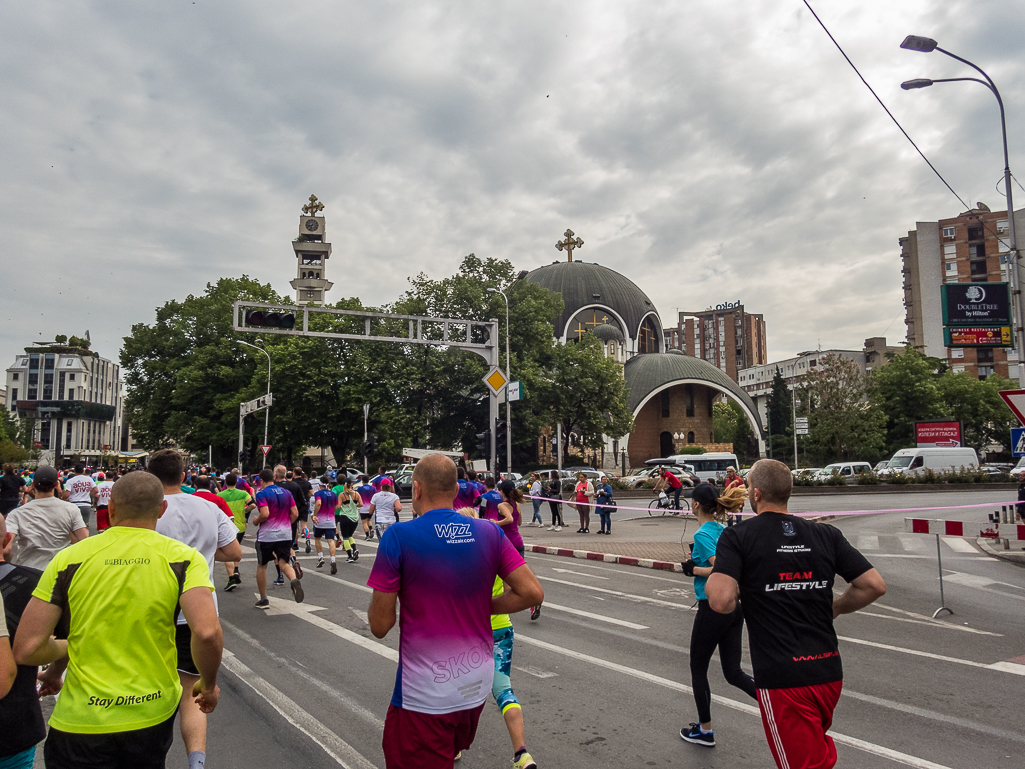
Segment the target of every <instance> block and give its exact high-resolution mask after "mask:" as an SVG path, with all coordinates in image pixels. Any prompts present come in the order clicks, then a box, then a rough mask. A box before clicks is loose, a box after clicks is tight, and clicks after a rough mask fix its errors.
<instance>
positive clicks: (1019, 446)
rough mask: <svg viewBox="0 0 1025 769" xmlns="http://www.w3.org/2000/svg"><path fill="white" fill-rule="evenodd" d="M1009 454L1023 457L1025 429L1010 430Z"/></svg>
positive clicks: (1024, 453) (1015, 428)
mask: <svg viewBox="0 0 1025 769" xmlns="http://www.w3.org/2000/svg"><path fill="white" fill-rule="evenodd" d="M1011 454H1012V455H1014V456H1016V457H1025V427H1012V428H1011Z"/></svg>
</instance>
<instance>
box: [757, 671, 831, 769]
mask: <svg viewBox="0 0 1025 769" xmlns="http://www.w3.org/2000/svg"><path fill="white" fill-rule="evenodd" d="M842 688H843V681H831V682H830V683H827V684H816V685H815V686H795V687H793V688H791V689H759V690H758V707H759V709H760V710H761V711H762V727H763V728H764V729H765V738H766V739H767V740H768V741H769V750H771V751H772V757H773V758H774V759H776V766H778V767H779V769H833V767H834V766H836V745H834V744H833V738H832V737H830V736H829V735H828V734H826V732H827V731H828V730H829V727H830V726H831V725H832V724H833V709H834V708H835V707H836V703H837V702H838V701H839V699H840V690H841V689H842Z"/></svg>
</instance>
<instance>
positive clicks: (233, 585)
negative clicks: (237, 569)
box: [224, 577, 238, 593]
mask: <svg viewBox="0 0 1025 769" xmlns="http://www.w3.org/2000/svg"><path fill="white" fill-rule="evenodd" d="M236 587H238V583H237V582H235V578H234V577H228V584H227V585H225V586H224V590H225V591H226V592H228V593H230V592H231V591H232V590H234V589H235V588H236Z"/></svg>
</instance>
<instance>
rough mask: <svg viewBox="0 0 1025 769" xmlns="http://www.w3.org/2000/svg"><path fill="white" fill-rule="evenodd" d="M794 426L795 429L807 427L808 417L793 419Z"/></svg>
mask: <svg viewBox="0 0 1025 769" xmlns="http://www.w3.org/2000/svg"><path fill="white" fill-rule="evenodd" d="M794 425H795V426H796V427H807V426H808V417H796V418H795V419H794Z"/></svg>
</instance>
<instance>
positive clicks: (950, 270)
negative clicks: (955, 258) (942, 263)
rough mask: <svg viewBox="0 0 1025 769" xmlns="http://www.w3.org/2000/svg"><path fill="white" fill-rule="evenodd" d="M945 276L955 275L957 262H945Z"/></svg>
mask: <svg viewBox="0 0 1025 769" xmlns="http://www.w3.org/2000/svg"><path fill="white" fill-rule="evenodd" d="M946 268H947V275H948V276H949V275H957V262H947V265H946Z"/></svg>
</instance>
